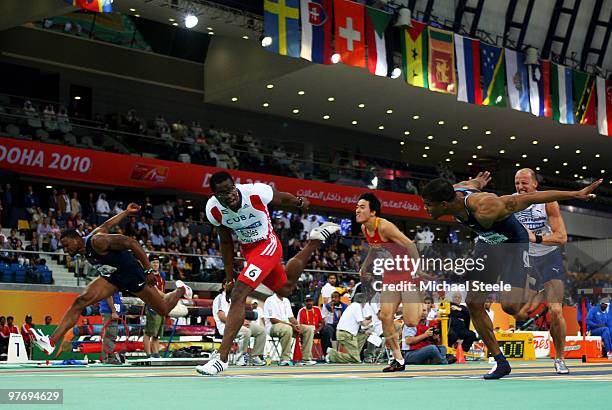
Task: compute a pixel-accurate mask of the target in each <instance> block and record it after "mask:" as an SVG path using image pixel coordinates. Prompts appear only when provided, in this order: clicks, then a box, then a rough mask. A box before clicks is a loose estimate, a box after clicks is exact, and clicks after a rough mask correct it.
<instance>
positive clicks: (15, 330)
mask: <svg viewBox="0 0 612 410" xmlns="http://www.w3.org/2000/svg"><path fill="white" fill-rule="evenodd" d="M14 320H15V318H14V317H13V316H7V317H6V327H7V328H8V332H9V334H11V333H17V334H20V333H19V328H18V327H17V326H15V325H14V324H13V321H14Z"/></svg>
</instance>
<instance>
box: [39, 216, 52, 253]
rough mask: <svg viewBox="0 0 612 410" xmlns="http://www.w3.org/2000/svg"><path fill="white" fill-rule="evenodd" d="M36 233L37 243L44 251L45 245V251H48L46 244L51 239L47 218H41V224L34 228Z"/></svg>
mask: <svg viewBox="0 0 612 410" xmlns="http://www.w3.org/2000/svg"><path fill="white" fill-rule="evenodd" d="M36 233H37V234H38V242H39V243H40V244H42V246H43V249H45V244H47V249H49V247H48V244H49V243H50V242H51V237H52V235H51V225H49V218H47V217H46V216H44V217H43V219H42V222H41V223H39V224H38V226H37V227H36Z"/></svg>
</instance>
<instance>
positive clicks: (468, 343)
mask: <svg viewBox="0 0 612 410" xmlns="http://www.w3.org/2000/svg"><path fill="white" fill-rule="evenodd" d="M477 339H478V337H476V333H474V332H472V331H471V330H470V312H469V310H468V308H467V306H465V305H462V304H461V293H455V294H454V295H453V301H452V302H451V312H450V320H449V323H448V345H449V346H452V345H454V344H455V342H457V340H462V342H461V347H462V348H463V351H464V352H469V351H470V349H471V348H472V343H474V341H475V340H477Z"/></svg>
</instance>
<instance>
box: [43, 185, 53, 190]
mask: <svg viewBox="0 0 612 410" xmlns="http://www.w3.org/2000/svg"><path fill="white" fill-rule="evenodd" d="M45 188H47V189H53V185H47V186H45Z"/></svg>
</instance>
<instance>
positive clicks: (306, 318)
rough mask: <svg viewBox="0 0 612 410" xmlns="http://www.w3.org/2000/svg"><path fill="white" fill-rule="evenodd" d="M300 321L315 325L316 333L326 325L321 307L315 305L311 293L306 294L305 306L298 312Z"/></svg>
mask: <svg viewBox="0 0 612 410" xmlns="http://www.w3.org/2000/svg"><path fill="white" fill-rule="evenodd" d="M298 323H299V324H301V325H308V326H313V327H314V332H315V334H318V333H319V332H320V331H321V329H322V328H323V326H324V325H325V321H324V320H323V315H322V314H321V309H319V307H318V306H314V301H313V300H312V296H310V295H306V297H305V299H304V307H302V308H301V309H300V311H299V312H298Z"/></svg>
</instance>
